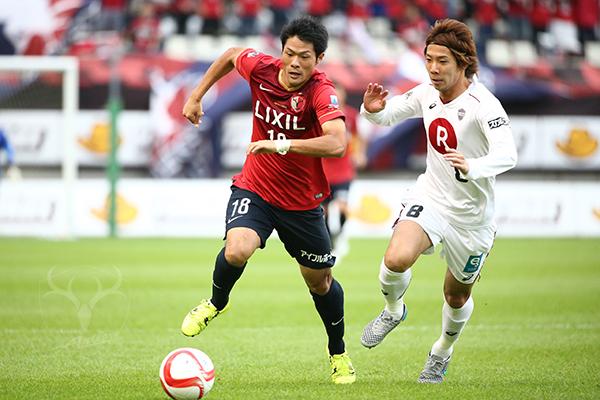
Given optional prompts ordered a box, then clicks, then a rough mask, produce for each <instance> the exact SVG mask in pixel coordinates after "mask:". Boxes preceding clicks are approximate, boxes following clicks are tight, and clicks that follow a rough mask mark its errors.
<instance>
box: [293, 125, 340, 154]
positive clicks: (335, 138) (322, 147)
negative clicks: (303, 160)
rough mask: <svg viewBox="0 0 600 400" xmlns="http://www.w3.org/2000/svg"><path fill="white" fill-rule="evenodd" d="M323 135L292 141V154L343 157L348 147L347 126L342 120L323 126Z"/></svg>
mask: <svg viewBox="0 0 600 400" xmlns="http://www.w3.org/2000/svg"><path fill="white" fill-rule="evenodd" d="M321 127H322V128H323V135H322V136H319V137H316V138H312V139H304V140H292V143H291V146H290V152H292V153H298V154H304V155H306V156H311V157H342V156H343V155H344V153H345V152H346V147H347V145H348V143H347V141H348V139H347V138H346V124H345V123H344V120H343V119H341V118H336V119H333V120H331V121H327V122H325V123H323V125H321Z"/></svg>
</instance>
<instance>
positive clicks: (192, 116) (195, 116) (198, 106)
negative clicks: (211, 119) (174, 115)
mask: <svg viewBox="0 0 600 400" xmlns="http://www.w3.org/2000/svg"><path fill="white" fill-rule="evenodd" d="M181 114H182V115H183V116H184V117H185V118H186V119H187V120H188V121H190V122H191V123H192V124H194V125H196V126H198V124H199V123H200V122H201V121H200V119H201V118H202V116H203V115H204V112H202V103H201V102H200V100H196V99H194V98H192V97H190V98H189V99H188V100H187V101H186V102H185V105H184V106H183V111H182V112H181Z"/></svg>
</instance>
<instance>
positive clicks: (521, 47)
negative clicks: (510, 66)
mask: <svg viewBox="0 0 600 400" xmlns="http://www.w3.org/2000/svg"><path fill="white" fill-rule="evenodd" d="M512 54H513V56H514V61H515V64H516V65H517V66H519V67H535V66H536V64H537V62H538V54H537V51H536V49H535V46H534V44H533V43H532V42H530V41H528V40H517V41H514V42H513V44H512Z"/></svg>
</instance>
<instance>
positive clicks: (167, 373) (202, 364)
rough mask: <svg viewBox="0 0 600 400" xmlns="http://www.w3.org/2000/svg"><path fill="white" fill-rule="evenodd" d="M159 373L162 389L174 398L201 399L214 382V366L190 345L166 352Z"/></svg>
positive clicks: (180, 399)
mask: <svg viewBox="0 0 600 400" xmlns="http://www.w3.org/2000/svg"><path fill="white" fill-rule="evenodd" d="M159 374H160V383H161V384H162V387H163V389H164V390H165V392H166V393H167V394H168V395H169V396H170V397H171V398H173V399H175V400H192V399H201V398H203V397H204V396H206V395H207V394H208V392H209V391H210V389H211V388H212V387H213V384H214V383H215V367H214V365H213V363H212V361H211V359H210V358H209V357H208V356H207V355H206V354H204V353H203V352H201V351H200V350H198V349H193V348H190V347H185V348H181V349H176V350H173V351H172V352H170V353H169V354H167V356H166V357H165V359H164V360H163V362H162V364H161V366H160V372H159Z"/></svg>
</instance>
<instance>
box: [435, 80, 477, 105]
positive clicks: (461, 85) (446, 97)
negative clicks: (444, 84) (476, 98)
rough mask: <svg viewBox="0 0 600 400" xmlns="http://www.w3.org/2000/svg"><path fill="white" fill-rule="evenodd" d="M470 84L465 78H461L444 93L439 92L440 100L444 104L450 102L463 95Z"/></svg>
mask: <svg viewBox="0 0 600 400" xmlns="http://www.w3.org/2000/svg"><path fill="white" fill-rule="evenodd" d="M470 84H471V82H470V81H469V80H468V79H467V78H463V79H461V80H460V81H458V82H457V83H456V85H454V86H452V87H451V88H449V89H448V90H446V91H443V92H442V91H440V92H439V93H440V100H441V101H442V103H444V104H448V103H450V102H451V101H452V100H454V99H456V98H457V97H459V96H460V95H461V94H463V93H464V92H465V91H466V90H467V89H468V88H469V85H470Z"/></svg>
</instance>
